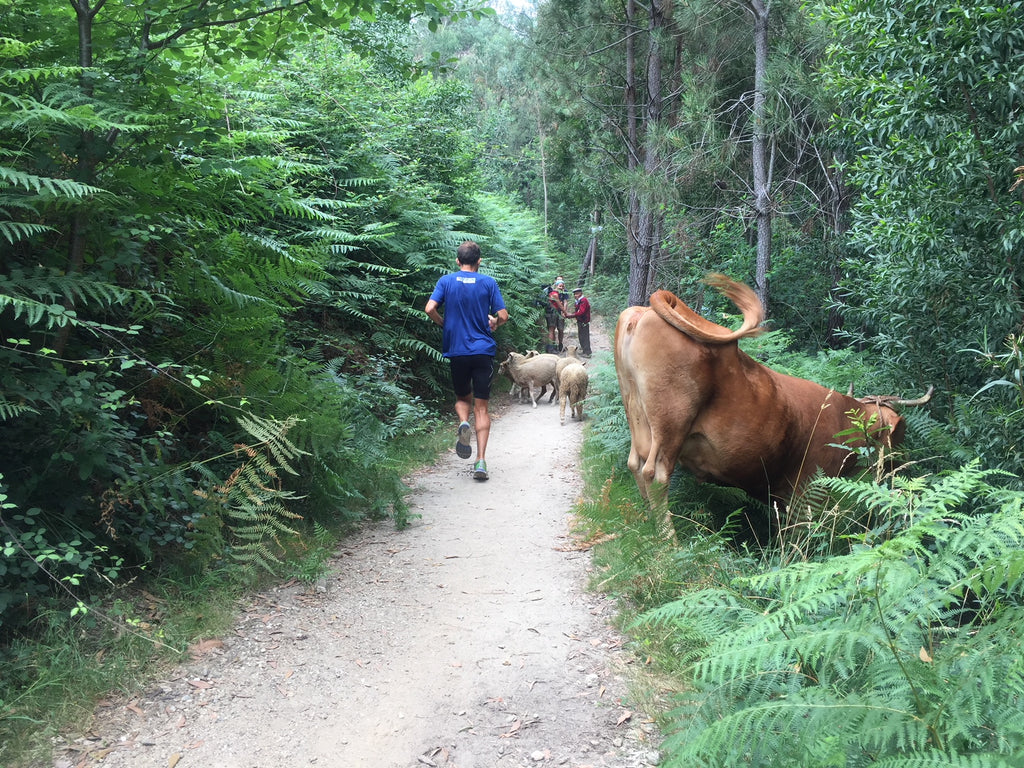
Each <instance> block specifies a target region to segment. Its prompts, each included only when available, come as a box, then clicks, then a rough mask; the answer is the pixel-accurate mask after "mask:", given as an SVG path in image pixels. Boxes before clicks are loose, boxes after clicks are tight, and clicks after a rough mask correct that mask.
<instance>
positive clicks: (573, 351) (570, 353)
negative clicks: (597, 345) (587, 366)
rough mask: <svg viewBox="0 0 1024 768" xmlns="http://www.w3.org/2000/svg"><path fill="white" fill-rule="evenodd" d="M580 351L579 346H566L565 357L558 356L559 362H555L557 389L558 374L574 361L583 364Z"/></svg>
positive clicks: (556, 387) (556, 383)
mask: <svg viewBox="0 0 1024 768" xmlns="http://www.w3.org/2000/svg"><path fill="white" fill-rule="evenodd" d="M579 351H580V348H579V347H566V348H565V357H560V358H558V362H557V363H555V389H556V390H557V389H558V376H559V374H561V372H562V369H563V368H565V366H567V365H570V364H572V363H579V364H580V365H582V364H583V361H582V360H581V359H580V357H579Z"/></svg>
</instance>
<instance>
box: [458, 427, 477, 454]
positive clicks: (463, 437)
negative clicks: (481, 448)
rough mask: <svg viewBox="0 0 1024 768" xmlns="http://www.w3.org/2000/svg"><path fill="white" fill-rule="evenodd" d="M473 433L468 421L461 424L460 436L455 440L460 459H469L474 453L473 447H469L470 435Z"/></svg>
mask: <svg viewBox="0 0 1024 768" xmlns="http://www.w3.org/2000/svg"><path fill="white" fill-rule="evenodd" d="M472 434H473V430H472V429H470V427H469V422H468V421H464V422H462V423H461V424H459V437H458V439H457V440H456V441H455V453H456V454H458V457H459V458H460V459H468V458H469V457H470V456H472V455H473V449H472V448H470V447H469V440H470V435H472Z"/></svg>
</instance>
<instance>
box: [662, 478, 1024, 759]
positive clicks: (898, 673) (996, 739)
mask: <svg viewBox="0 0 1024 768" xmlns="http://www.w3.org/2000/svg"><path fill="white" fill-rule="evenodd" d="M989 476H990V473H987V472H985V471H983V470H980V469H978V468H977V467H976V466H967V467H964V468H962V469H960V470H958V471H956V472H952V473H947V474H944V475H942V476H939V477H932V478H927V479H924V478H922V479H914V480H908V481H903V482H901V483H900V484H899V486H898V488H899V491H898V492H897V493H890V492H889V491H888V490H887V489H880V488H878V487H877V486H875V485H874V484H873V483H871V482H868V481H855V480H846V479H832V480H828V481H825V482H827V484H828V485H829V486H831V488H832V490H834V491H839V492H842V493H844V494H847V495H849V496H850V497H852V498H854V499H856V500H857V502H858V503H859V504H861V505H863V506H865V507H867V508H871V509H873V510H874V511H875V512H876V514H879V515H880V516H881V517H882V518H884V520H885V521H886V525H885V526H882V527H880V529H879V531H878V532H876V533H875V534H868V535H865V536H863V537H861V538H860V539H859V541H858V543H857V545H856V546H855V547H854V549H853V550H852V551H851V552H850V553H849V554H847V555H844V556H841V557H834V558H829V559H826V560H823V561H820V562H797V563H793V564H791V565H789V566H787V567H784V568H781V569H778V570H774V571H770V572H767V573H763V574H759V575H754V576H748V577H743V578H737V579H735V580H733V581H732V582H731V583H730V584H727V585H723V586H717V587H716V588H713V589H706V590H701V591H698V592H694V593H692V594H688V595H686V596H684V597H682V598H681V599H679V600H676V601H674V602H671V603H669V604H667V605H665V606H662V607H660V608H657V609H654V610H652V611H650V612H648V613H647V614H646V615H645V616H644V617H643V622H644V623H645V624H648V625H654V626H662V627H667V628H670V629H671V630H672V632H673V633H675V634H677V635H678V636H679V637H680V638H686V641H687V643H688V644H689V647H690V648H691V651H690V652H689V653H687V654H685V655H683V656H682V657H681V658H680V660H679V665H680V669H681V671H683V672H685V673H686V674H687V675H688V676H689V677H690V678H691V679H692V684H693V689H692V691H691V692H689V693H687V694H686V695H684V696H683V697H682V698H681V700H680V702H679V707H678V708H677V709H676V710H675V711H674V712H673V713H672V715H671V723H672V726H673V728H674V732H673V734H672V735H671V736H670V737H669V738H668V740H667V741H666V744H665V748H666V752H667V755H668V757H667V760H666V761H665V763H664V764H665V765H666V766H668V767H669V768H672V767H674V766H686V767H687V768H694V767H695V766H729V767H730V768H731V767H732V766H737V765H751V766H773V765H777V766H792V765H814V766H851V767H852V766H867V765H887V766H892V767H893V768H895V767H897V766H901V767H904V766H905V767H906V768H909V767H910V766H925V765H963V766H968V765H970V766H978V767H979V768H981V766H1003V765H1009V764H1010V756H1011V755H1016V756H1018V757H1019V755H1020V754H1021V753H1022V750H1024V718H1022V717H1021V711H1022V702H1024V665H1022V664H1021V660H1020V654H1019V644H1020V634H1019V632H1020V626H1021V621H1022V620H1024V599H1022V597H1021V595H1022V591H1021V588H1022V586H1024V556H1022V553H1024V523H1022V519H1024V494H1022V493H1020V492H1017V491H1009V490H1005V489H1002V488H999V487H997V486H994V485H992V484H990V483H989V482H988V479H989ZM883 512H884V515H882V513H883ZM890 521H898V522H899V524H900V528H901V530H900V531H899V532H898V533H895V534H894V533H893V531H892V529H891V527H890V526H889V525H888V522H890Z"/></svg>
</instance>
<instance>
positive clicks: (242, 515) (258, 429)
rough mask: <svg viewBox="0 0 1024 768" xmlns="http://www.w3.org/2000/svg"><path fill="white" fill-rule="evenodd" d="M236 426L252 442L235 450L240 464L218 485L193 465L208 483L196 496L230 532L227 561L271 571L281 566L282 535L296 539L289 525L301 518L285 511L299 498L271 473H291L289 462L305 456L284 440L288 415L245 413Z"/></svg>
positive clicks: (209, 473)
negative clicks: (207, 503)
mask: <svg viewBox="0 0 1024 768" xmlns="http://www.w3.org/2000/svg"><path fill="white" fill-rule="evenodd" d="M238 422H239V424H240V425H241V426H242V428H243V429H245V430H246V432H248V433H249V434H250V435H251V436H252V437H254V438H256V440H257V441H258V442H257V443H255V444H254V445H244V444H239V445H236V446H235V454H236V455H237V456H239V457H241V458H242V459H243V461H242V463H241V465H239V466H238V467H237V468H236V469H235V471H234V472H232V473H231V476H230V477H229V478H228V479H227V480H226V481H224V482H223V483H221V482H218V481H217V479H216V477H215V476H214V475H213V472H212V471H211V470H210V469H209V468H208V467H206V466H204V465H201V464H197V465H193V468H194V469H196V470H197V471H198V472H199V473H200V474H201V475H202V476H203V477H204V478H205V479H206V480H207V485H208V488H207V489H204V490H201V491H197V492H196V495H198V496H199V497H201V498H204V499H207V500H208V501H210V502H212V504H213V505H214V512H213V514H219V515H220V516H221V518H222V520H223V524H224V525H225V526H226V527H227V529H228V530H229V531H230V534H231V536H230V545H231V546H230V552H231V557H232V558H234V559H235V560H236V561H237V562H239V563H243V564H245V565H253V566H257V567H259V568H262V569H264V570H266V571H268V572H270V573H275V572H276V569H275V566H279V565H281V562H282V561H281V558H280V557H279V553H280V552H282V551H283V549H284V545H283V543H282V537H294V536H298V535H299V532H298V531H296V530H295V529H294V528H292V527H291V525H290V524H289V521H291V520H299V519H301V516H300V515H297V514H295V513H294V512H291V511H290V510H289V509H288V508H287V507H286V506H285V502H287V501H292V500H297V499H299V498H301V497H298V496H296V495H295V494H294V493H293V492H291V491H286V490H284V489H282V488H281V481H280V477H279V476H278V473H277V471H278V468H279V467H280V468H282V469H284V470H285V471H286V472H288V473H290V474H295V470H294V469H292V468H291V466H290V464H289V462H293V461H295V459H297V458H298V457H299V456H302V455H305V453H306V452H305V451H302V450H300V449H299V448H297V447H296V446H295V445H294V444H293V443H292V442H291V441H290V440H289V439H288V437H287V434H288V431H289V430H290V429H292V428H293V427H294V426H295V424H296V423H297V422H298V419H297V418H296V417H295V416H291V417H289V418H287V419H285V420H284V421H278V420H276V419H267V418H260V417H258V416H255V415H253V414H248V415H246V416H243V417H239V419H238Z"/></svg>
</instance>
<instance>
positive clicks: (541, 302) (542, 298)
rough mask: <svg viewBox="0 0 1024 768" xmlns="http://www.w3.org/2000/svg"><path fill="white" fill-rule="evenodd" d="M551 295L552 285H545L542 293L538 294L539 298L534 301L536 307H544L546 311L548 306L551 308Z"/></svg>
mask: <svg viewBox="0 0 1024 768" xmlns="http://www.w3.org/2000/svg"><path fill="white" fill-rule="evenodd" d="M549 293H551V286H550V285H545V286H544V287H542V288H541V289H540V293H538V294H537V298H535V299H534V300H533V303H534V305H535V306H538V307H543V308H545V309H546V308H547V307H548V306H550V305H549V303H548V294H549Z"/></svg>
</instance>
